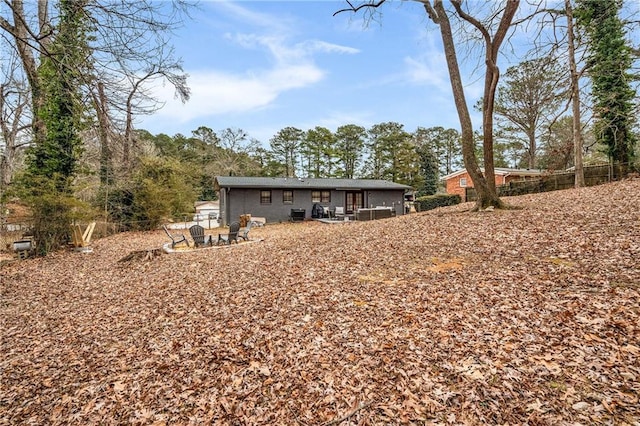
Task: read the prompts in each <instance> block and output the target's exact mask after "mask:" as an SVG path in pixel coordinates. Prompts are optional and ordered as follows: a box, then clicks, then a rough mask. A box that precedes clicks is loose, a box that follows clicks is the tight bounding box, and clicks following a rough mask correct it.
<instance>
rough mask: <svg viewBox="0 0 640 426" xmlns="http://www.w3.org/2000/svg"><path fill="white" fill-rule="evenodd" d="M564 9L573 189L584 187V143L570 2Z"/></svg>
mask: <svg viewBox="0 0 640 426" xmlns="http://www.w3.org/2000/svg"><path fill="white" fill-rule="evenodd" d="M564 9H565V13H566V16H567V48H568V53H569V55H568V56H569V70H570V77H569V78H570V79H571V106H572V111H573V114H572V115H573V155H574V165H575V170H576V174H575V182H574V184H575V187H576V188H581V187H583V186H585V181H584V165H583V162H582V150H583V149H584V142H583V138H582V123H581V122H580V117H581V114H580V85H579V80H580V79H579V73H578V65H577V63H576V43H575V33H574V25H573V6H572V5H571V0H565V1H564Z"/></svg>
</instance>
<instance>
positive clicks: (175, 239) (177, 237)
mask: <svg viewBox="0 0 640 426" xmlns="http://www.w3.org/2000/svg"><path fill="white" fill-rule="evenodd" d="M162 229H164V232H166V233H167V235H168V236H169V238H171V248H174V247H175V246H176V244H179V243H181V242H183V241H184V242H185V243H187V247H189V240H187V237H185V236H184V234H180V235H173V234H171V232H169V229H167V226H166V225H162Z"/></svg>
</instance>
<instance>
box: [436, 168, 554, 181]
mask: <svg viewBox="0 0 640 426" xmlns="http://www.w3.org/2000/svg"><path fill="white" fill-rule="evenodd" d="M480 170H482V172H483V173H484V168H482V167H481V168H480ZM494 171H495V174H496V175H499V176H541V175H542V174H544V171H543V170H532V169H506V168H503V167H496V168H495V169H494ZM466 172H467V169H462V170H458V171H457V172H453V173H449V174H448V175H446V176H442V178H441V179H442V180H447V179H451V178H454V177H456V176H459V175H462V174H465V173H466Z"/></svg>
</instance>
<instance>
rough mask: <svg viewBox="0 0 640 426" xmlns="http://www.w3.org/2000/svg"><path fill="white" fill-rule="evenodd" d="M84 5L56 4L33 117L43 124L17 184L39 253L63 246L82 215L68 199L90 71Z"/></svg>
mask: <svg viewBox="0 0 640 426" xmlns="http://www.w3.org/2000/svg"><path fill="white" fill-rule="evenodd" d="M83 6H84V2H82V1H78V0H60V2H59V4H58V7H59V9H60V22H59V25H58V27H57V28H56V32H55V35H54V38H53V41H52V42H51V44H50V46H49V55H48V56H46V57H44V58H43V61H42V64H41V65H40V67H39V69H38V74H39V81H40V82H41V90H42V92H43V97H42V99H43V102H42V104H41V105H40V106H39V109H38V110H37V111H35V113H36V114H37V115H38V118H39V120H38V121H39V122H40V123H41V124H42V125H43V128H44V129H43V132H42V136H43V137H42V139H37V140H36V144H35V146H33V147H32V148H31V149H30V150H29V151H28V155H27V158H26V165H27V169H26V172H25V175H24V176H23V177H22V179H21V180H20V184H21V187H22V191H23V192H24V193H23V199H24V200H25V201H27V203H29V204H30V207H31V209H32V213H33V217H34V226H33V233H34V238H35V240H36V245H37V248H38V252H39V253H40V254H46V253H47V252H49V251H51V250H55V249H57V248H58V247H60V246H61V245H63V244H64V243H66V242H67V241H68V238H69V229H70V227H69V225H70V224H71V222H72V221H73V220H74V219H75V218H77V215H78V214H80V213H79V212H81V211H82V210H83V206H82V203H79V202H78V201H77V200H75V199H74V198H73V180H74V178H75V177H76V175H77V172H78V162H79V158H80V155H81V152H82V142H81V139H80V131H81V129H82V114H83V107H82V96H81V93H80V92H79V88H80V87H81V86H82V83H83V82H84V80H83V76H87V75H89V72H88V70H89V68H90V66H89V61H88V57H89V49H88V47H87V33H88V25H87V23H86V22H85V15H84V13H83Z"/></svg>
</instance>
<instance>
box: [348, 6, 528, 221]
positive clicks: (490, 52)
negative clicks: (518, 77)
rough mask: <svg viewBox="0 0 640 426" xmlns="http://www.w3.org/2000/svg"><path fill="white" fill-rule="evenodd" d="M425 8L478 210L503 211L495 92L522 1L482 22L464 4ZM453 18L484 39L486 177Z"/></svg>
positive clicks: (483, 121) (351, 9)
mask: <svg viewBox="0 0 640 426" xmlns="http://www.w3.org/2000/svg"><path fill="white" fill-rule="evenodd" d="M415 1H417V2H419V3H421V4H422V5H423V6H424V9H425V11H426V13H427V15H428V16H429V18H430V19H431V20H432V21H433V22H434V23H435V24H437V25H438V27H439V29H440V35H441V37H442V43H443V47H444V52H445V57H446V61H447V67H448V69H449V79H450V82H451V88H452V91H453V98H454V101H455V105H456V109H457V111H458V118H459V120H460V127H461V135H462V138H461V140H462V156H463V159H464V164H465V167H466V169H467V172H468V173H469V176H470V177H471V179H472V181H473V186H474V188H475V189H476V192H477V194H478V200H477V203H476V207H475V208H476V209H485V208H487V207H489V206H493V207H497V208H504V207H506V205H505V204H504V203H503V202H502V201H501V200H500V198H499V197H498V195H497V191H496V185H495V170H494V162H493V109H494V101H495V92H496V88H497V84H498V79H499V76H500V70H499V68H498V65H497V60H498V54H499V52H500V48H501V46H502V44H503V42H504V40H505V38H506V36H507V34H508V32H509V29H510V27H511V24H512V22H513V19H514V16H515V14H516V12H517V10H518V7H519V4H520V2H519V0H505V1H504V3H503V6H500V7H499V8H498V9H497V10H492V11H491V12H490V13H489V14H488V17H487V18H486V19H485V20H481V19H479V18H477V17H475V16H473V15H471V14H470V13H468V12H467V11H465V10H464V8H463V6H462V0H451V4H452V5H453V8H454V11H453V12H452V11H447V10H446V8H445V6H444V4H443V0H415ZM384 2H385V0H379V1H377V2H373V1H369V2H365V3H363V4H360V5H358V6H354V5H353V4H352V3H349V2H348V4H349V5H350V6H351V7H350V8H345V9H342V10H340V11H338V12H336V13H340V12H343V11H353V12H356V11H358V10H359V9H361V8H363V7H370V8H377V7H380V6H381V5H382V4H383V3H384ZM450 14H453V15H455V16H457V17H459V18H461V19H462V20H464V21H466V22H467V23H469V24H470V25H471V26H472V27H473V28H474V29H475V30H476V31H477V32H478V33H479V34H480V36H481V38H482V41H483V44H484V59H485V83H484V97H483V105H482V126H483V127H482V131H483V134H484V137H483V158H484V161H483V162H484V173H483V170H482V169H481V168H480V166H479V164H478V161H477V157H476V153H475V146H474V138H473V125H472V122H471V117H470V114H469V108H468V106H467V101H466V96H465V91H464V85H463V83H462V76H461V73H460V67H459V64H458V56H457V53H456V44H455V41H454V37H453V30H452V27H451V21H450V19H449V15H450Z"/></svg>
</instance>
